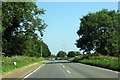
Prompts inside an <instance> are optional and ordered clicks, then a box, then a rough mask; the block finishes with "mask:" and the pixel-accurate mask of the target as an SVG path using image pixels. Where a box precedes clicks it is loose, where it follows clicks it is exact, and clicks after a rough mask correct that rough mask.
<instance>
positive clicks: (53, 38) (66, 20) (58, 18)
mask: <svg viewBox="0 0 120 80" xmlns="http://www.w3.org/2000/svg"><path fill="white" fill-rule="evenodd" d="M36 4H37V6H38V8H43V9H45V10H46V12H45V15H41V18H42V19H43V20H44V21H45V22H46V23H47V25H48V26H47V28H46V29H45V32H44V36H43V41H44V42H45V43H46V44H47V45H48V47H49V49H50V51H51V53H52V54H57V53H58V52H59V51H61V50H63V51H66V52H69V51H79V49H78V48H77V47H76V46H75V43H76V40H77V39H79V37H78V35H77V33H76V32H77V31H78V30H79V27H80V25H79V24H80V18H82V17H83V16H85V15H86V14H88V13H93V12H96V11H100V10H102V9H103V8H105V9H108V10H113V9H114V10H117V9H118V3H117V2H37V3H36Z"/></svg>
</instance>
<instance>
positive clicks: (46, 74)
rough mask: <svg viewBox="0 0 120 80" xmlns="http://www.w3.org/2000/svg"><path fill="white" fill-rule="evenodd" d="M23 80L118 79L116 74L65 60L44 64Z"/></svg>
mask: <svg viewBox="0 0 120 80" xmlns="http://www.w3.org/2000/svg"><path fill="white" fill-rule="evenodd" d="M25 78H118V72H116V71H111V70H107V69H103V68H98V67H94V66H89V65H85V64H81V63H74V62H69V61H66V60H58V61H56V60H55V61H49V62H46V63H44V64H43V65H42V66H40V67H39V68H38V69H36V70H35V71H33V72H31V73H30V74H28V75H27V76H25Z"/></svg>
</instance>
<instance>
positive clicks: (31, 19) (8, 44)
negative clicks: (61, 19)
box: [1, 2, 50, 56]
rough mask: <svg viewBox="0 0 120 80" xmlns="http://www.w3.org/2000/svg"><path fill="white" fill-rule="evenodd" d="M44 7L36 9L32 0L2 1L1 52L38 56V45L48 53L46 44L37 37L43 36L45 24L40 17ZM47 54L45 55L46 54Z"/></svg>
mask: <svg viewBox="0 0 120 80" xmlns="http://www.w3.org/2000/svg"><path fill="white" fill-rule="evenodd" d="M43 14H45V10H44V9H38V8H37V5H36V4H35V3H34V2H19V3H18V2H3V3H2V19H3V20H2V30H1V31H2V41H3V52H4V53H5V55H7V56H11V55H25V54H26V52H27V54H29V55H30V56H35V55H36V56H39V54H40V51H39V50H40V47H39V46H41V45H43V46H44V47H43V49H44V50H43V51H44V52H45V51H46V54H47V52H48V53H49V52H50V51H49V49H48V47H47V45H46V44H45V43H44V42H43V41H42V40H41V39H40V38H39V37H40V36H38V35H39V34H40V35H41V37H42V36H43V32H44V29H45V28H46V27H47V24H46V23H45V22H44V20H42V19H41V18H40V16H41V15H43ZM46 56H47V55H46Z"/></svg>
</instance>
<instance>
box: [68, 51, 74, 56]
mask: <svg viewBox="0 0 120 80" xmlns="http://www.w3.org/2000/svg"><path fill="white" fill-rule="evenodd" d="M75 55H76V52H75V51H70V52H68V55H67V57H75Z"/></svg>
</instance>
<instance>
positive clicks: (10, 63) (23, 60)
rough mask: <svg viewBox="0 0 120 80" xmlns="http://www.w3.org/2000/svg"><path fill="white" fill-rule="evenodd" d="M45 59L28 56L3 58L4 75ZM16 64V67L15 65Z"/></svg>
mask: <svg viewBox="0 0 120 80" xmlns="http://www.w3.org/2000/svg"><path fill="white" fill-rule="evenodd" d="M43 60H44V59H43V58H36V57H27V56H13V57H3V58H2V71H1V72H2V74H4V73H6V72H9V71H12V70H14V69H16V68H21V67H24V66H27V65H30V64H33V63H37V62H41V61H43ZM14 62H16V65H14Z"/></svg>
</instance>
